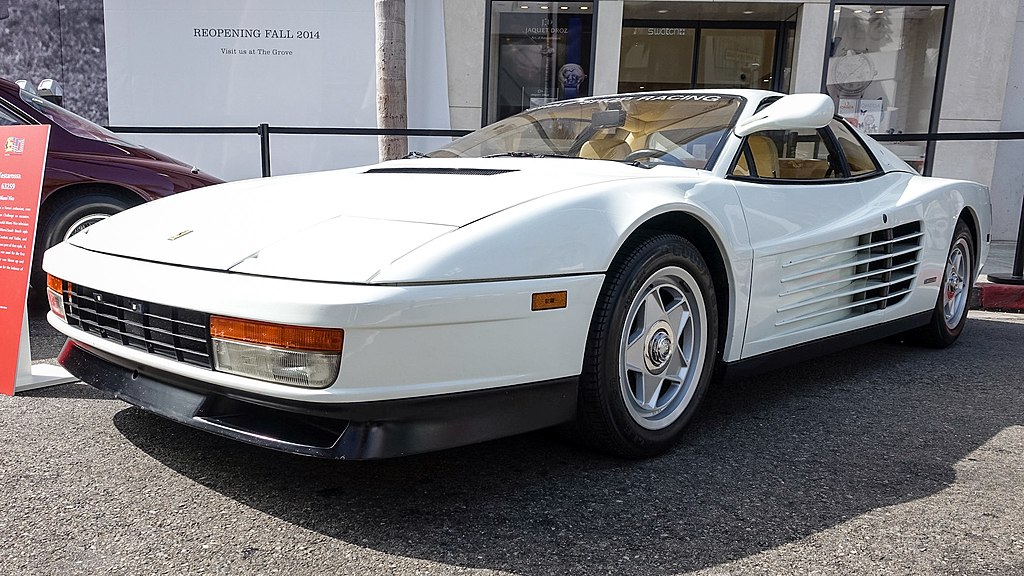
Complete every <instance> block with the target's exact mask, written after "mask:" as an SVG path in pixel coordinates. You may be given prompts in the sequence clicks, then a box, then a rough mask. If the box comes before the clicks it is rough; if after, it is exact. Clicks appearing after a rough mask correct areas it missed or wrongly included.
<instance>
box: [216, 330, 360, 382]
mask: <svg viewBox="0 0 1024 576" xmlns="http://www.w3.org/2000/svg"><path fill="white" fill-rule="evenodd" d="M210 337H211V339H212V341H213V365H214V369H215V370H217V371H219V372H227V373H230V374H236V375H239V376H246V377H248V378H256V379H258V380H265V381H267V382H274V383H277V384H286V385H289V386H300V387H303V388H326V387H327V386H330V385H331V384H332V383H334V381H335V380H336V379H337V378H338V370H339V368H340V367H341V349H342V344H343V342H344V337H345V333H344V331H342V330H340V329H337V328H312V327H307V326H288V325H284V324H272V323H269V322H257V321H253V320H240V319H237V318H227V317H224V316H211V317H210Z"/></svg>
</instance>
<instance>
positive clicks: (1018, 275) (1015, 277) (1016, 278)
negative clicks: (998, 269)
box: [988, 200, 1024, 286]
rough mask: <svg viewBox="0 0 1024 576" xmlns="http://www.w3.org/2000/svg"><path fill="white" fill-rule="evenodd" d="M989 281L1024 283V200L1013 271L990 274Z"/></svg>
mask: <svg viewBox="0 0 1024 576" xmlns="http://www.w3.org/2000/svg"><path fill="white" fill-rule="evenodd" d="M988 281H989V282H993V283H995V284H1015V285H1018V286H1020V285H1024V200H1022V201H1021V208H1020V228H1018V229H1017V250H1016V252H1015V253H1014V255H1013V272H1012V273H1010V274H989V275H988Z"/></svg>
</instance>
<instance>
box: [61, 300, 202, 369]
mask: <svg viewBox="0 0 1024 576" xmlns="http://www.w3.org/2000/svg"><path fill="white" fill-rule="evenodd" d="M64 314H65V316H66V317H67V320H68V324H70V325H71V326H74V327H76V328H79V329H81V330H84V331H86V332H89V333H90V334H96V335H97V336H99V337H101V338H105V339H107V340H111V341H114V342H117V343H119V344H123V345H125V346H131V347H132V348H137V349H139V350H144V351H146V352H149V353H150V354H156V355H158V356H164V357H166V358H170V359H172V360H177V361H179V362H185V363H186V364H192V365H194V366H201V367H203V368H209V369H213V361H212V359H211V356H210V343H209V334H210V315H209V314H206V313H203V312H196V311H195V310H186V309H184V308H175V307H173V306H167V305H164V304H154V303H152V302H146V301H143V300H136V299H133V298H127V297H124V296H118V295H117V294H111V293H110V292H103V291H102V290H94V289H92V288H88V287H85V286H80V285H77V284H71V283H68V284H67V285H66V287H65V289H64Z"/></svg>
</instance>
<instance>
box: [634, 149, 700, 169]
mask: <svg viewBox="0 0 1024 576" xmlns="http://www.w3.org/2000/svg"><path fill="white" fill-rule="evenodd" d="M641 158H651V159H654V160H658V161H661V162H664V163H666V164H673V165H675V166H680V167H682V168H686V164H684V163H683V161H682V160H680V159H679V158H676V157H675V156H673V155H671V154H669V153H668V152H667V151H665V150H655V149H654V148H641V149H639V150H634V151H632V152H630V153H629V154H626V157H625V158H623V159H622V161H623V162H633V161H636V160H639V159H641Z"/></svg>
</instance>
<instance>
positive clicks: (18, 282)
mask: <svg viewBox="0 0 1024 576" xmlns="http://www.w3.org/2000/svg"><path fill="white" fill-rule="evenodd" d="M49 137H50V127H49V126H48V125H41V126H0V394H6V395H8V396H13V395H14V385H15V382H16V380H17V374H18V347H19V346H20V345H21V341H22V334H21V330H22V327H23V324H24V318H25V299H26V298H27V297H28V278H29V270H30V269H31V268H32V244H33V242H34V240H35V234H36V216H37V214H36V212H37V211H38V210H39V196H40V194H41V193H42V187H43V168H44V167H45V165H46V144H47V140H48V139H49Z"/></svg>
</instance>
